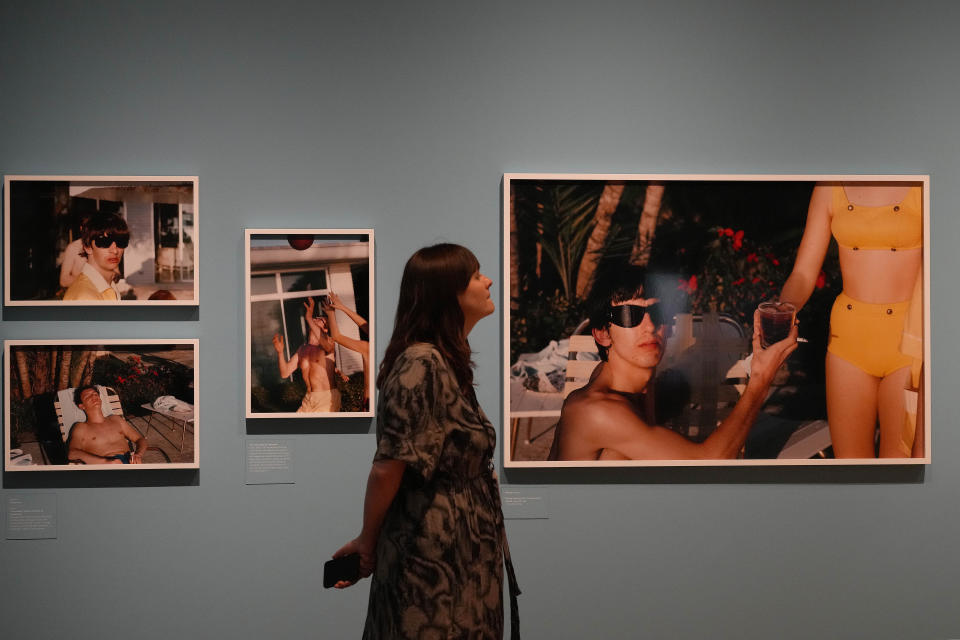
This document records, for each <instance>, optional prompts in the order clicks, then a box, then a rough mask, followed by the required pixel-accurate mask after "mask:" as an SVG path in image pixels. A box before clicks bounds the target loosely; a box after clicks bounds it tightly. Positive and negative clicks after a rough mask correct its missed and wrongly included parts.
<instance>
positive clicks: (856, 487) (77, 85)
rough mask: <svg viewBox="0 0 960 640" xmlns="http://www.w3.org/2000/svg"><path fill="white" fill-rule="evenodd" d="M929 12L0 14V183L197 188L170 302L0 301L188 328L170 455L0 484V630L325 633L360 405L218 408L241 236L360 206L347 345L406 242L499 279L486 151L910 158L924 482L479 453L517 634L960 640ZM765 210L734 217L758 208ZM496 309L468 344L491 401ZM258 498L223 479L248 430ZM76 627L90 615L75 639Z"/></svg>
mask: <svg viewBox="0 0 960 640" xmlns="http://www.w3.org/2000/svg"><path fill="white" fill-rule="evenodd" d="M958 23H960V9H958V7H957V5H955V4H952V3H948V2H926V3H922V2H921V3H914V4H905V3H897V2H869V3H843V4H838V3H832V2H830V3H828V2H803V3H799V2H795V3H767V2H755V1H739V2H729V3H713V2H707V1H704V0H695V1H689V2H671V3H667V2H662V3H661V2H620V3H605V2H599V3H585V2H564V3H556V2H493V3H461V2H410V3H392V4H391V3H377V2H350V3H346V2H325V3H317V4H311V5H306V4H304V3H277V2H272V3H265V2H259V3H255V2H247V3H196V2H154V3H127V2H87V3H70V2H68V3H61V2H57V3H52V2H21V1H8V2H4V3H3V4H2V5H0V60H2V61H3V62H2V64H0V92H2V96H3V97H2V106H0V141H2V142H0V172H2V173H5V174H106V175H117V174H123V175H197V176H199V194H200V195H199V211H198V213H197V220H198V224H199V250H200V258H199V278H200V280H199V293H200V305H199V308H175V309H166V310H157V309H155V308H141V309H130V308H127V309H122V310H120V312H119V313H118V312H116V311H109V312H108V311H106V310H95V311H92V312H83V313H80V312H78V311H77V310H76V309H73V310H62V311H61V310H56V309H42V310H30V309H19V308H18V309H13V308H5V309H4V310H3V316H2V329H0V331H2V336H3V337H4V338H44V339H46V338H56V339H60V338H90V339H95V338H155V337H162V338H194V337H197V338H199V340H200V363H199V367H198V371H199V390H200V421H201V423H202V428H201V438H200V469H199V471H198V472H194V471H186V472H176V473H172V472H156V473H153V472H151V473H147V474H145V475H137V474H129V473H126V474H104V473H96V472H94V473H70V474H66V475H61V474H39V475H38V474H10V473H5V474H4V475H3V488H2V491H0V494H2V495H10V494H13V493H17V494H30V493H47V494H49V493H52V494H55V495H56V497H57V508H58V531H57V537H56V538H55V539H51V540H32V541H31V540H27V541H21V540H0V575H2V577H3V586H2V589H0V594H2V595H0V635H2V636H3V637H4V638H11V639H12V638H34V637H37V638H67V637H69V638H95V637H97V638H98V637H103V636H104V633H106V634H107V635H120V634H121V633H122V634H123V635H124V636H127V637H132V638H149V639H152V638H158V639H159V638H175V637H186V638H189V637H232V638H238V639H253V638H260V637H271V638H306V637H317V638H338V637H357V636H358V635H359V633H360V629H361V626H362V623H363V617H364V614H365V606H366V596H367V589H368V583H366V582H364V583H361V584H360V585H358V586H356V587H354V588H352V589H349V590H347V591H343V592H336V591H324V590H323V589H322V588H321V573H322V570H321V569H322V563H323V561H324V560H325V559H327V558H328V557H329V555H330V554H331V553H332V552H333V551H334V550H336V549H337V548H338V547H339V546H340V545H341V544H342V543H344V542H345V541H347V540H348V539H349V538H351V537H352V536H354V535H355V534H356V533H357V531H358V530H359V526H360V517H361V501H362V496H363V487H364V483H365V479H366V474H367V471H368V469H369V463H370V460H371V457H372V455H373V451H374V436H373V430H374V424H375V421H374V420H371V419H354V420H329V421H319V420H317V421H295V420H288V421H256V420H245V419H244V418H243V415H244V411H243V397H244V396H243V375H242V371H243V365H244V353H243V335H244V327H243V229H244V228H245V227H270V226H274V227H329V228H368V227H369V228H374V229H375V230H376V238H377V247H376V309H377V320H378V323H377V348H378V351H379V353H378V356H380V355H382V353H383V349H384V348H385V346H386V344H387V341H388V338H389V335H390V330H391V328H392V322H393V311H394V308H395V305H396V300H397V287H398V285H399V279H400V273H401V270H402V266H403V263H404V261H405V260H406V258H407V257H408V256H409V255H410V253H412V252H413V251H414V250H415V249H417V248H418V247H420V246H423V245H425V244H430V243H433V242H436V241H441V240H449V241H454V242H460V243H463V244H466V245H468V246H470V247H471V248H473V249H474V251H475V252H476V254H477V256H478V257H479V259H480V262H481V264H482V270H483V271H484V272H485V273H486V274H487V275H489V276H490V277H492V278H493V279H494V281H495V283H496V284H494V290H493V294H494V299H495V300H499V299H500V296H501V293H502V291H501V290H500V283H501V282H502V281H503V273H501V268H500V264H501V256H502V253H501V252H502V243H501V239H500V229H501V217H500V216H501V212H500V208H501V206H500V202H501V198H500V180H501V176H502V174H503V173H504V172H522V171H536V172H583V173H602V172H616V173H628V172H647V173H654V172H655V173H804V174H810V173H826V174H832V173H857V174H884V173H894V174H929V175H930V176H931V181H930V184H931V202H932V212H931V224H932V233H931V237H932V239H933V240H932V243H931V248H932V254H931V256H932V261H931V267H932V273H933V277H932V328H933V345H934V347H933V361H932V363H931V365H930V367H929V371H930V375H931V380H932V394H933V410H932V416H931V419H932V421H933V422H932V425H933V426H932V429H933V431H932V445H933V462H932V464H931V465H929V466H927V467H925V468H919V467H915V468H896V467H894V468H870V469H866V468H822V467H817V468H795V469H794V468H779V469H763V468H757V469H752V468H735V469H713V468H698V469H695V470H689V469H633V470H601V469H591V470H582V471H579V472H577V471H575V470H552V471H551V470H546V471H542V470H538V471H534V472H530V471H528V472H525V473H520V472H516V471H517V470H510V471H509V472H508V473H503V472H502V471H501V479H502V480H503V481H504V483H506V484H509V485H512V486H515V487H520V488H522V489H523V491H525V492H527V493H528V494H530V495H535V496H538V497H541V498H543V500H544V502H545V503H546V505H547V508H546V512H547V513H546V515H547V516H548V517H547V518H546V519H533V520H510V521H508V523H507V531H508V535H509V539H510V544H511V547H512V550H513V556H514V561H515V565H516V568H517V572H518V576H519V580H520V584H521V588H522V589H523V591H524V593H523V595H522V596H521V598H520V605H521V621H522V626H523V632H524V637H526V638H588V637H607V638H636V637H650V638H697V639H700V638H705V637H710V638H810V637H871V638H891V639H892V638H943V637H957V636H960V617H958V614H957V610H956V586H955V582H956V578H957V576H958V570H960V554H958V553H957V552H956V549H955V544H956V540H958V539H960V513H958V506H957V505H958V500H957V486H958V484H960V470H958V467H957V465H955V464H954V463H953V461H954V460H956V459H958V458H960V431H958V430H957V429H955V428H954V423H955V418H954V415H955V413H956V411H955V410H954V408H953V407H952V406H951V404H950V403H951V398H953V397H954V396H955V395H956V394H955V393H954V387H955V382H956V380H957V379H958V376H960V370H958V369H960V365H958V364H957V363H958V362H960V359H958V357H957V356H958V353H957V351H958V343H957V341H955V340H953V339H952V338H951V336H953V335H954V334H956V333H957V332H958V330H960V321H958V320H957V318H958V311H960V307H958V305H957V302H956V299H957V296H956V293H955V283H954V278H953V277H952V274H953V273H954V272H955V270H956V255H955V254H956V251H955V248H954V247H953V246H952V244H951V242H952V240H953V239H956V238H958V237H960V220H958V218H957V216H956V215H955V212H956V211H957V210H958V207H960V182H958V180H957V174H958V171H960V156H958V149H960V128H958V127H957V125H956V105H957V104H958V99H960V90H958V87H957V83H956V70H957V68H958V63H960V45H958V44H957V41H956V37H955V33H954V31H955V28H956V25H957V24H958ZM776 212H777V203H776V202H771V203H770V215H776ZM500 327H501V322H500V316H499V312H498V314H497V315H496V316H495V317H494V318H490V319H488V320H486V321H483V322H481V323H480V324H479V325H478V326H477V328H476V329H475V330H474V333H473V334H471V344H472V346H473V349H474V351H475V352H476V354H475V360H476V363H477V381H478V383H479V387H478V394H479V398H480V401H481V404H482V405H483V406H484V407H485V409H486V411H487V413H488V414H489V415H490V416H491V417H492V418H493V419H494V421H495V423H496V425H497V427H498V429H500V428H502V425H501V424H500V422H501V420H500V419H499V418H497V417H496V416H499V415H501V388H502V387H501V370H502V369H501V364H502V362H501V357H502V356H501V345H502V335H501V328H500ZM277 437H284V438H291V439H292V440H293V441H294V477H295V483H294V484H284V485H259V486H250V485H246V484H245V482H244V480H245V476H244V450H245V444H246V443H247V442H248V441H249V440H250V439H256V438H277ZM105 630H106V631H105Z"/></svg>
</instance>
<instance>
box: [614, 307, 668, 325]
mask: <svg viewBox="0 0 960 640" xmlns="http://www.w3.org/2000/svg"><path fill="white" fill-rule="evenodd" d="M663 313H664V311H663V308H662V307H661V306H660V303H659V302H654V303H653V304H651V305H647V306H646V307H641V306H640V305H636V304H618V305H617V306H615V307H610V322H612V323H613V324H615V325H617V326H618V327H623V328H625V329H629V328H630V327H637V326H640V323H642V322H643V319H644V317H646V316H647V315H649V316H650V322H652V323H653V326H655V327H660V326H662V325H663V321H664V317H663Z"/></svg>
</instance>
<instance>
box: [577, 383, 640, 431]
mask: <svg viewBox="0 0 960 640" xmlns="http://www.w3.org/2000/svg"><path fill="white" fill-rule="evenodd" d="M561 420H563V423H564V427H565V428H569V429H578V428H588V429H590V430H591V431H597V430H599V431H607V430H609V429H617V428H620V426H621V425H623V424H624V423H626V424H628V425H631V426H636V425H637V424H638V423H639V424H644V423H643V420H642V419H641V418H640V415H639V414H638V413H637V410H636V408H635V407H634V405H633V404H632V403H631V402H630V400H629V399H628V398H627V397H625V396H623V395H621V394H618V393H610V392H608V391H599V390H595V389H591V388H590V387H584V388H582V389H577V390H576V391H574V392H573V393H571V394H570V395H569V396H568V397H567V400H566V402H564V403H563V410H562V411H561Z"/></svg>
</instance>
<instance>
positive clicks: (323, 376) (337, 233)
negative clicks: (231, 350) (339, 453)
mask: <svg viewBox="0 0 960 640" xmlns="http://www.w3.org/2000/svg"><path fill="white" fill-rule="evenodd" d="M245 247H246V274H245V280H246V344H247V348H246V351H247V365H246V369H247V375H246V393H245V395H246V405H247V406H246V416H247V417H248V418H279V417H286V418H328V417H334V416H349V417H364V416H373V415H374V411H373V407H374V404H373V395H374V388H373V387H374V375H373V373H372V366H373V354H374V353H376V350H375V347H374V335H375V332H374V263H373V259H374V242H373V229H247V230H246V233H245Z"/></svg>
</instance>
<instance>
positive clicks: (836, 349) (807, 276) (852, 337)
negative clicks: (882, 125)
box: [780, 182, 923, 458]
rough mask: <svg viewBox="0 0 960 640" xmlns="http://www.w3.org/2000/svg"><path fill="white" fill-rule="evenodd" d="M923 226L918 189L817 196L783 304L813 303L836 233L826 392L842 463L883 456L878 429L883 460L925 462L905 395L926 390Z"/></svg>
mask: <svg viewBox="0 0 960 640" xmlns="http://www.w3.org/2000/svg"><path fill="white" fill-rule="evenodd" d="M922 223H923V203H922V193H921V189H920V187H918V186H913V185H910V184H903V183H879V184H878V183H856V182H851V183H831V184H818V185H817V186H816V187H815V188H814V190H813V195H812V196H811V197H810V207H809V209H808V211H807V223H806V227H805V228H804V232H803V239H802V240H801V241H800V248H799V250H798V251H797V259H796V262H795V263H794V267H793V271H792V272H791V274H790V277H789V278H788V279H787V282H786V284H784V286H783V291H782V292H781V294H780V299H781V300H783V301H786V302H792V303H793V304H794V305H796V307H797V309H798V310H799V309H800V307H802V306H803V305H804V304H805V303H806V302H807V300H808V299H809V297H810V294H811V292H812V291H813V288H814V284H815V282H816V280H817V277H818V275H819V273H820V269H821V267H822V265H823V259H824V256H825V255H826V253H827V248H828V246H829V244H830V237H831V235H833V237H835V238H836V240H837V244H838V245H839V258H840V272H841V275H842V277H843V291H842V292H841V293H840V295H839V296H837V299H836V301H835V302H834V304H833V309H832V311H831V312H830V342H829V345H828V347H827V356H826V384H827V419H828V422H829V423H830V439H831V440H832V443H833V450H834V454H835V455H836V457H838V458H873V457H876V455H877V451H876V450H875V449H874V434H875V432H876V428H877V424H879V425H880V446H879V455H880V457H893V458H902V457H909V456H911V455H913V456H915V457H917V456H922V455H923V438H922V433H923V428H922V411H917V412H916V414H915V417H914V415H911V414H913V413H914V412H912V411H909V410H908V408H909V407H908V406H907V402H906V400H905V398H906V397H907V395H908V394H905V393H904V391H905V390H909V393H913V392H914V390H916V389H917V388H918V387H920V385H921V371H922V364H923V360H922V356H923V353H922V314H921V311H922V309H923V287H922V279H921V276H922V269H923V224H922ZM920 389H921V393H920V394H919V396H920V397H919V398H918V401H919V403H918V406H919V407H922V405H923V399H922V387H920ZM913 397H916V396H913Z"/></svg>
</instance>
